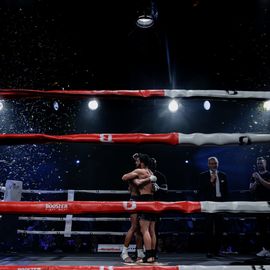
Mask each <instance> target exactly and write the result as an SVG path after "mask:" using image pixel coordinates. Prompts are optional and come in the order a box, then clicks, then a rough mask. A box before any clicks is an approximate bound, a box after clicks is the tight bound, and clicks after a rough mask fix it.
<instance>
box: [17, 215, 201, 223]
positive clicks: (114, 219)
mask: <svg viewBox="0 0 270 270" xmlns="http://www.w3.org/2000/svg"><path fill="white" fill-rule="evenodd" d="M160 219H161V220H172V221H179V220H199V219H202V218H197V217H196V218H194V217H162V218H160ZM19 220H24V221H32V220H34V221H66V217H24V216H23V217H19ZM71 220H72V221H82V222H84V221H85V222H95V221H97V222H103V221H130V218H110V217H97V218H88V217H72V219H71Z"/></svg>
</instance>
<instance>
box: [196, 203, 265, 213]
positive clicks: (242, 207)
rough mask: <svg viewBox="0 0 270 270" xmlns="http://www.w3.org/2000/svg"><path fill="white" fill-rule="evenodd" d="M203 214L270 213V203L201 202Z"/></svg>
mask: <svg viewBox="0 0 270 270" xmlns="http://www.w3.org/2000/svg"><path fill="white" fill-rule="evenodd" d="M201 212H204V213H218V212H230V213H270V204H269V202H248V201H242V202H210V201H205V202H201Z"/></svg>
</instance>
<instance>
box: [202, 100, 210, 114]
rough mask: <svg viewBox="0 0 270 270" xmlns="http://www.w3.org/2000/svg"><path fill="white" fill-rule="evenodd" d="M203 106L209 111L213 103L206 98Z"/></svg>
mask: <svg viewBox="0 0 270 270" xmlns="http://www.w3.org/2000/svg"><path fill="white" fill-rule="evenodd" d="M203 107H204V109H205V110H206V111H209V110H210V108H211V103H210V101H208V100H206V101H205V102H204V103H203Z"/></svg>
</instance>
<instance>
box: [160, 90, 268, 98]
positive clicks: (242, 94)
mask: <svg viewBox="0 0 270 270" xmlns="http://www.w3.org/2000/svg"><path fill="white" fill-rule="evenodd" d="M164 96H165V97H170V98H176V97H185V98H188V97H206V98H211V97H213V98H226V99H227V98H233V99H235V98H250V99H251V98H252V99H270V92H269V91H265V92H264V91H238V90H186V89H175V90H165V91H164Z"/></svg>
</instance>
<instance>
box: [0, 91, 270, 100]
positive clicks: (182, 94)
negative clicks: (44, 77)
mask: <svg viewBox="0 0 270 270" xmlns="http://www.w3.org/2000/svg"><path fill="white" fill-rule="evenodd" d="M64 95H65V96H124V97H125V96H126V97H140V98H149V97H169V98H189V97H205V98H211V97H212V98H227V99H231V98H233V99H237V98H253V99H269V98H270V93H269V91H243V90H214V89H213V90H201V89H197V90H187V89H171V90H169V89H149V90H32V89H0V96H1V97H3V98H7V97H15V98H18V97H34V98H36V97H44V96H64Z"/></svg>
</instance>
